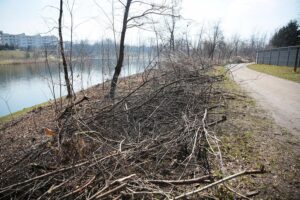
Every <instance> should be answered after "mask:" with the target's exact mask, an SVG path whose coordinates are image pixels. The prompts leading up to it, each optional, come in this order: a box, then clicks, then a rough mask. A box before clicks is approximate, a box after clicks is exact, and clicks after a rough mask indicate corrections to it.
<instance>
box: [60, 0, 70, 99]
mask: <svg viewBox="0 0 300 200" xmlns="http://www.w3.org/2000/svg"><path fill="white" fill-rule="evenodd" d="M62 15H63V0H60V8H59V18H58V35H59V45H60V53H61V57H62V61H63V67H64V75H65V82H66V86H67V92H68V94H67V98H70V97H72V90H71V84H70V80H69V74H68V65H67V61H66V56H65V52H64V44H63V37H62V30H61V29H62V28H61V21H62Z"/></svg>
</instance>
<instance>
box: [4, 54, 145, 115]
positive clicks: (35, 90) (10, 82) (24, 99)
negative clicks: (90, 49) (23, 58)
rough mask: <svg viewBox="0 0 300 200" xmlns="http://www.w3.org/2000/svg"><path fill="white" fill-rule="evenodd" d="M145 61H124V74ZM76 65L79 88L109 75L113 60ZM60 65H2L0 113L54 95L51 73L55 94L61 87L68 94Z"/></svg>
mask: <svg viewBox="0 0 300 200" xmlns="http://www.w3.org/2000/svg"><path fill="white" fill-rule="evenodd" d="M142 65H143V64H138V62H131V64H130V65H129V64H127V63H125V64H124V66H123V69H122V73H121V76H128V75H132V74H136V73H139V72H142V71H143V67H142ZM108 66H110V67H108ZM73 68H74V90H75V91H79V90H81V89H86V88H88V87H91V86H93V85H96V84H99V83H101V82H103V81H106V80H108V79H110V78H111V77H112V73H113V69H114V61H110V62H108V61H103V60H100V59H93V60H88V61H84V62H75V63H74V67H73ZM59 69H60V68H59V65H58V64H53V63H52V64H51V65H50V67H47V66H46V65H45V64H44V63H40V64H31V65H28V64H26V65H23V64H22V65H7V66H0V116H4V115H7V114H9V113H10V112H16V111H18V110H21V109H23V108H26V107H30V106H33V105H36V104H40V103H43V102H46V101H48V100H50V99H53V92H51V90H52V84H51V83H52V81H51V76H52V80H53V83H54V85H55V89H54V91H55V96H56V98H57V97H59V96H60V91H61V94H62V96H64V95H66V89H65V87H62V90H60V87H59V83H60V78H59V77H61V82H62V83H63V84H64V76H63V73H62V66H61V70H59ZM50 74H51V76H50ZM50 88H51V89H50Z"/></svg>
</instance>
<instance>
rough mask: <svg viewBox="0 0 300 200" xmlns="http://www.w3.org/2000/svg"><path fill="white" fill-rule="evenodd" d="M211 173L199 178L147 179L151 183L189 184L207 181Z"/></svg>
mask: <svg viewBox="0 0 300 200" xmlns="http://www.w3.org/2000/svg"><path fill="white" fill-rule="evenodd" d="M211 178H212V176H211V175H206V176H202V177H199V178H194V179H186V180H147V182H149V183H153V184H156V185H161V184H162V185H164V184H170V185H188V184H195V183H207V182H208V181H210V180H209V179H211Z"/></svg>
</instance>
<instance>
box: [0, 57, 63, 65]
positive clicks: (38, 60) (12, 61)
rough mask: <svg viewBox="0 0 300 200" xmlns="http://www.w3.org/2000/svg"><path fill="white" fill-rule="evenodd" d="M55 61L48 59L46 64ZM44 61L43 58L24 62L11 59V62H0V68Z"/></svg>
mask: <svg viewBox="0 0 300 200" xmlns="http://www.w3.org/2000/svg"><path fill="white" fill-rule="evenodd" d="M54 61H57V59H49V60H48V62H54ZM44 62H45V59H44V58H39V59H25V60H16V59H11V60H0V66H3V65H22V64H39V63H44Z"/></svg>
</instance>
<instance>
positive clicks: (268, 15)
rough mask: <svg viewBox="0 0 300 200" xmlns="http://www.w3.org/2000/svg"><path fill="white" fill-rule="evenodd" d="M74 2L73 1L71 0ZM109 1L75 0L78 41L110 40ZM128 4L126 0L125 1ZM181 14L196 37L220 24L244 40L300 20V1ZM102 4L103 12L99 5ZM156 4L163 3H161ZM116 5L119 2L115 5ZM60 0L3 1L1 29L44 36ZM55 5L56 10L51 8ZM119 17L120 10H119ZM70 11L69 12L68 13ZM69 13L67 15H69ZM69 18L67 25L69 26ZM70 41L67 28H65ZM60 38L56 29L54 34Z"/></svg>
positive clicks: (195, 0) (267, 0)
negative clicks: (190, 23) (188, 20)
mask: <svg viewBox="0 0 300 200" xmlns="http://www.w3.org/2000/svg"><path fill="white" fill-rule="evenodd" d="M69 1H73V0H69ZM109 1H110V0H75V6H74V23H75V25H76V26H77V27H76V29H75V39H76V40H80V39H88V40H91V41H96V40H100V39H101V38H106V37H111V36H112V34H111V29H110V23H109V21H108V20H107V17H105V15H104V14H103V10H104V11H105V12H106V14H110V11H111V6H110V4H109V3H108V2H109ZM123 1H125V0H123ZM182 1H183V2H182V10H181V14H182V16H183V17H184V18H185V19H190V20H192V21H193V23H192V26H191V28H190V29H191V30H190V32H191V34H194V35H195V34H196V33H197V31H199V30H200V29H201V26H202V24H205V25H206V26H209V25H211V24H213V23H215V22H217V21H220V22H221V27H222V30H223V32H224V35H225V37H226V38H230V36H231V35H233V34H238V35H240V36H241V37H242V38H247V37H250V35H251V34H252V33H261V34H262V33H267V34H268V35H271V34H272V33H273V32H274V30H276V29H278V28H279V27H281V26H283V25H285V24H286V23H287V22H288V21H290V20H291V19H296V20H299V18H300V0H182ZM95 2H97V3H98V4H99V5H101V7H102V9H103V10H101V8H99V7H98V6H96V4H95ZM154 2H160V1H159V0H157V1H154ZM116 4H117V2H116ZM58 5H59V0H0V30H2V31H4V32H5V33H12V34H18V33H26V34H30V35H34V34H39V33H45V32H47V31H49V30H51V28H52V27H54V26H55V23H56V21H57V18H58V11H57V10H56V9H55V8H53V7H58ZM51 6H53V7H51ZM117 8H118V5H116V10H115V12H116V14H118V13H119V14H120V12H119V11H120V10H121V9H117ZM65 12H67V11H65ZM66 14H67V13H66ZM117 17H119V18H120V17H121V15H119V16H117ZM66 21H68V20H67V17H66V18H65V24H66V26H68V25H67V22H66ZM64 31H65V32H64V33H65V35H66V38H68V33H66V32H67V29H64ZM51 33H52V34H54V35H57V30H53V31H52V32H51ZM136 33H139V34H138V36H139V37H142V36H143V35H144V36H145V37H146V36H147V33H144V32H143V31H141V30H138V31H137V30H136V31H132V32H130V35H129V36H128V40H136V36H135V34H136Z"/></svg>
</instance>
